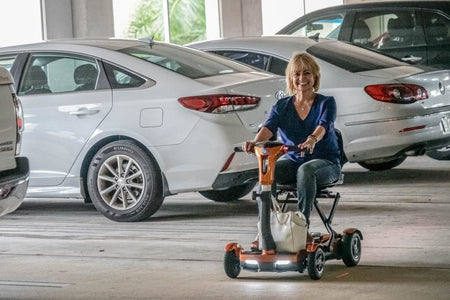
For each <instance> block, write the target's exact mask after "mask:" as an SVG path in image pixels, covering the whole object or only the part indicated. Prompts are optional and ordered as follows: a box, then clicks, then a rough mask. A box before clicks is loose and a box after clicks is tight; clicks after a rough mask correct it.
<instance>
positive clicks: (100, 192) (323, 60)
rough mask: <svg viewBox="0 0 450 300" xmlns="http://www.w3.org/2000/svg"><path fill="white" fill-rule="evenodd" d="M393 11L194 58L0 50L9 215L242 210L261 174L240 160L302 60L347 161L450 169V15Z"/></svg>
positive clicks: (158, 48) (205, 46) (1, 195)
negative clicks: (47, 207)
mask: <svg viewBox="0 0 450 300" xmlns="http://www.w3.org/2000/svg"><path fill="white" fill-rule="evenodd" d="M400 3H401V4H398V3H397V4H394V3H387V2H383V3H382V4H380V5H379V4H376V3H367V5H366V4H357V5H344V6H339V7H336V8H330V9H327V10H320V11H317V12H314V13H311V14H309V15H306V16H304V17H301V18H299V19H298V20H296V21H294V22H292V23H291V24H290V25H288V26H287V27H286V28H284V29H283V30H281V31H280V33H282V34H283V35H278V36H273V37H251V38H234V39H224V40H217V41H208V42H202V43H195V44H191V45H189V46H190V47H191V48H188V47H182V46H176V45H171V44H166V43H159V42H155V41H153V40H142V41H138V40H113V39H86V40H65V41H50V42H42V43H36V44H28V45H19V46H12V47H5V48H0V66H3V67H4V68H6V69H7V70H6V69H3V68H0V92H1V93H0V97H1V99H0V100H1V102H0V104H1V105H2V106H1V110H0V112H1V113H2V115H1V118H0V121H1V123H0V124H1V126H2V127H1V128H0V129H1V131H0V132H1V133H2V134H3V133H6V135H5V137H3V135H2V136H1V137H0V138H1V140H0V158H1V159H0V167H1V169H0V175H1V177H0V184H1V185H0V215H1V214H4V213H8V212H11V211H13V210H14V209H16V208H17V207H18V205H20V203H21V201H22V200H23V197H24V196H25V190H26V188H27V186H28V192H27V196H28V197H36V198H39V197H46V198H50V197H58V198H60V197H71V198H80V199H84V200H85V201H86V202H93V204H94V205H95V207H96V208H97V210H98V211H99V212H100V213H102V214H103V215H104V216H106V217H107V218H109V219H111V220H115V221H140V220H144V219H147V218H148V217H150V216H151V215H153V214H154V213H155V212H156V211H158V209H159V207H160V206H161V204H162V202H163V200H164V198H165V197H166V196H170V195H173V194H177V193H184V192H192V191H198V192H200V194H202V195H203V196H205V197H206V198H208V199H212V200H215V201H229V200H233V199H238V198H240V197H242V196H244V195H246V194H247V193H248V192H250V191H251V190H252V189H253V187H254V186H255V184H256V179H257V164H256V161H255V160H254V159H253V158H251V157H249V156H247V155H245V154H243V153H236V152H234V148H235V147H236V146H239V145H241V143H242V142H243V141H245V140H247V139H251V138H253V137H254V135H255V133H256V132H257V130H258V128H259V126H260V124H261V123H262V122H263V121H264V120H265V119H266V118H267V115H268V113H269V111H270V109H271V107H272V105H273V104H274V103H275V102H276V101H277V100H278V99H280V98H281V97H283V96H285V94H284V91H285V79H284V71H285V68H286V65H287V63H288V61H289V59H290V57H291V56H292V54H293V53H294V52H296V51H304V52H308V53H310V54H311V55H313V56H314V57H315V58H316V60H317V61H318V63H319V65H320V67H321V73H322V80H321V89H320V91H319V92H320V93H323V94H326V95H332V96H334V97H335V99H336V101H337V104H338V116H337V120H336V127H337V128H338V129H340V131H341V132H342V137H343V141H344V152H345V153H344V154H345V156H346V159H347V160H348V161H350V162H356V163H358V164H360V165H361V166H363V167H365V168H367V169H369V170H385V169H390V168H393V167H395V166H397V165H399V164H401V163H402V162H403V161H404V160H405V158H406V157H407V156H415V155H423V154H424V153H427V154H428V155H430V156H431V157H434V158H438V159H447V158H448V157H447V156H448V154H447V153H448V152H450V147H449V145H450V94H449V90H450V70H448V69H449V68H450V66H449V65H448V62H449V61H450V54H449V51H450V50H449V49H450V45H449V44H448V43H449V40H450V37H449V34H450V25H449V9H448V8H449V2H448V1H446V2H442V1H441V2H438V3H436V1H422V2H411V1H403V2H400ZM287 35H292V36H287ZM297 35H300V36H303V37H298V36H297ZM322 37H326V38H327V39H322ZM333 39H334V40H333ZM338 40H341V41H338ZM342 41H345V42H342ZM350 43H353V44H355V45H351V44H350ZM356 45H358V46H356ZM192 48H197V49H192ZM200 50H201V51H200ZM206 52H213V53H215V54H219V55H213V54H210V53H206ZM377 52H378V53H377ZM380 53H384V54H388V55H391V56H393V57H398V58H401V59H402V60H403V61H404V62H402V61H400V60H397V59H394V58H391V57H389V56H386V55H382V54H380ZM233 60H234V61H233ZM406 62H408V63H406ZM411 64H413V65H411ZM414 64H416V65H414ZM424 65H428V66H424ZM428 67H437V68H438V69H429V68H428ZM446 68H447V69H446ZM9 72H10V73H9ZM11 75H12V77H13V78H11ZM13 79H14V80H13ZM13 82H14V87H12V83H13ZM15 91H17V95H18V96H19V97H20V100H19V98H17V96H16V93H15ZM22 105H23V113H24V115H22ZM3 114H5V115H7V117H5V118H3ZM13 123H14V124H13ZM24 127H25V130H24V131H23V128H24ZM3 128H5V130H3ZM22 131H23V133H22ZM20 146H21V147H22V155H23V156H24V157H27V158H24V157H18V155H19V149H20ZM28 160H29V163H30V168H28ZM28 175H29V176H28ZM28 178H29V184H28ZM5 204H7V205H5Z"/></svg>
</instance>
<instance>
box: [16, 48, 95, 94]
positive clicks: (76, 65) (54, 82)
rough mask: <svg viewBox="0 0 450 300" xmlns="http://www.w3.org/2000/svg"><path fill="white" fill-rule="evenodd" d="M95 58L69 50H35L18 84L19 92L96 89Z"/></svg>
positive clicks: (37, 92) (45, 92)
mask: <svg viewBox="0 0 450 300" xmlns="http://www.w3.org/2000/svg"><path fill="white" fill-rule="evenodd" d="M98 70H99V69H98V66H97V63H96V61H95V60H93V59H88V58H85V57H79V56H71V55H66V54H33V55H31V56H30V58H29V60H28V62H27V66H26V67H25V73H24V74H23V76H22V80H21V83H20V85H19V92H18V94H19V95H30V94H48V93H64V92H73V91H85V90H94V89H95V86H96V83H97V78H98V73H99V72H98Z"/></svg>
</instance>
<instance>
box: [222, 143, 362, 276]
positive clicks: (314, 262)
mask: <svg viewBox="0 0 450 300" xmlns="http://www.w3.org/2000/svg"><path fill="white" fill-rule="evenodd" d="M235 151H242V150H241V149H239V148H236V149H235ZM287 151H298V148H296V147H292V146H285V145H284V144H282V143H279V142H263V143H257V144H256V145H255V147H254V153H255V155H256V157H257V159H258V166H259V190H258V192H253V199H256V200H257V201H260V203H262V204H264V203H265V205H262V209H264V207H268V205H267V203H271V201H272V199H271V197H272V191H271V189H272V183H273V182H274V170H275V164H276V161H277V159H278V158H279V157H281V156H282V155H283V154H285V153H286V152H287ZM341 179H342V178H341ZM334 184H338V182H336V183H334ZM334 184H333V185H334ZM333 185H330V186H327V187H322V188H321V189H320V191H318V195H317V198H333V203H332V206H331V209H330V211H329V214H328V216H326V214H325V213H324V211H323V210H322V209H321V208H320V206H319V203H318V201H317V198H316V199H315V200H314V207H315V209H316V210H317V212H318V214H319V216H320V218H321V220H322V222H323V224H324V226H325V228H326V230H327V232H328V234H321V233H311V234H309V233H308V237H307V241H306V249H302V250H300V251H298V252H297V253H279V252H276V251H274V249H273V248H274V247H271V245H274V242H273V238H272V234H271V232H270V227H268V228H267V226H266V227H265V229H264V228H262V231H263V230H265V231H264V232H263V237H260V243H261V239H263V241H262V247H261V248H262V250H255V249H253V250H245V249H244V248H243V247H242V246H241V245H240V244H239V243H236V242H234V243H229V244H227V245H226V247H225V256H224V269H225V273H226V274H227V276H228V277H230V278H236V277H237V276H238V275H239V274H240V272H241V270H248V271H253V272H286V271H298V272H300V273H303V271H304V270H305V269H306V268H307V269H308V274H309V276H310V278H311V279H320V278H321V277H322V275H323V270H324V265H325V261H326V260H329V259H342V260H343V262H344V264H345V265H346V266H348V267H352V266H356V265H357V264H358V263H359V261H360V258H361V240H362V239H363V237H362V234H361V232H360V231H359V230H358V229H356V228H347V229H345V230H344V231H343V232H342V234H339V233H337V232H336V231H334V230H333V228H332V227H331V223H332V220H333V217H334V213H335V211H336V208H337V204H338V203H339V199H340V194H339V193H332V192H331V191H329V190H328V189H327V188H329V187H331V186H333ZM283 196H284V198H283V199H282V197H283ZM296 198H297V190H296V187H295V186H292V185H287V186H286V185H277V191H276V200H277V201H278V203H280V204H282V208H283V209H286V205H287V204H288V203H296V202H297V199H296ZM264 215H267V214H265V213H264V212H262V213H261V216H260V218H261V224H264V223H265V224H269V223H268V221H267V220H263V219H262V218H264ZM270 248H272V249H270Z"/></svg>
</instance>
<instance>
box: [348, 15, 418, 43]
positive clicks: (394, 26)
mask: <svg viewBox="0 0 450 300" xmlns="http://www.w3.org/2000/svg"><path fill="white" fill-rule="evenodd" d="M351 42H352V43H354V44H359V45H362V46H364V47H368V48H373V49H390V48H399V47H409V46H412V45H421V44H424V43H425V36H424V33H423V30H422V27H421V26H418V24H417V23H416V13H415V11H414V10H413V9H402V10H397V11H395V12H393V11H386V10H370V11H365V12H357V13H356V14H355V22H354V24H353V31H352V36H351Z"/></svg>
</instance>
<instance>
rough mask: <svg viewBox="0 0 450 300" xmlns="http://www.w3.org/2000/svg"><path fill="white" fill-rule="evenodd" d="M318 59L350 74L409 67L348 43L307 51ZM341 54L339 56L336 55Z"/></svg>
mask: <svg viewBox="0 0 450 300" xmlns="http://www.w3.org/2000/svg"><path fill="white" fill-rule="evenodd" d="M306 51H307V52H308V53H310V54H312V55H313V56H315V57H316V58H318V59H321V60H324V61H326V62H328V63H330V64H332V65H335V66H337V67H339V68H342V69H345V70H347V71H349V72H363V71H370V70H377V69H384V68H392V67H396V66H405V65H408V64H406V63H404V62H401V61H399V60H396V59H394V58H390V57H389V56H386V55H382V54H378V53H376V52H374V51H370V50H367V49H363V48H359V47H355V46H353V45H350V44H346V43H333V45H332V46H330V43H319V44H317V45H314V46H311V47H309V48H308V49H307V50H306ZM336 53H339V55H336Z"/></svg>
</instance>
